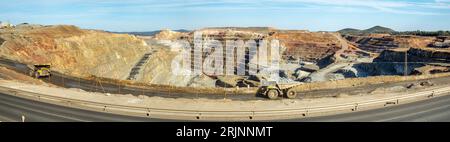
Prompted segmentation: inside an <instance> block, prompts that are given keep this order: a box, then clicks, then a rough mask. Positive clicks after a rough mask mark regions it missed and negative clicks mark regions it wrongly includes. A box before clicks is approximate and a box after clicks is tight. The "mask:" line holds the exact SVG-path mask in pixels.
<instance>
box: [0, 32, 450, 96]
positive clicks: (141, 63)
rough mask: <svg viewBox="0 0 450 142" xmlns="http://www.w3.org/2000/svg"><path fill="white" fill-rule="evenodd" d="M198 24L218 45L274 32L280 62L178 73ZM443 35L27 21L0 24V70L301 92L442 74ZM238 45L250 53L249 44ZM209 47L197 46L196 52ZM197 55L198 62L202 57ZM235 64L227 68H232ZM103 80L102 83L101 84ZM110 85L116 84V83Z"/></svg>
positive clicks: (446, 52)
mask: <svg viewBox="0 0 450 142" xmlns="http://www.w3.org/2000/svg"><path fill="white" fill-rule="evenodd" d="M375 28H376V27H375ZM378 28H380V27H378ZM196 32H197V33H202V36H201V39H202V40H208V39H213V40H217V41H219V42H220V43H222V44H223V45H225V44H226V41H227V40H241V39H242V40H244V41H248V40H254V41H255V42H256V43H257V42H258V41H262V40H268V41H271V40H278V41H279V45H280V48H279V49H280V51H279V53H280V60H279V68H278V69H276V70H277V71H276V72H274V71H273V70H271V69H270V68H264V67H263V66H262V65H257V66H261V67H259V68H258V70H257V72H256V73H255V74H250V73H249V68H250V63H251V62H252V60H257V59H258V58H261V57H260V56H256V55H255V56H245V57H244V58H243V59H242V60H240V61H238V60H233V61H231V62H232V63H233V65H236V66H241V67H243V68H244V69H245V70H244V74H239V75H208V74H205V73H200V74H195V75H177V73H176V72H179V71H180V70H174V69H173V68H172V66H173V64H178V63H179V64H181V62H182V61H180V60H177V56H179V55H180V54H182V53H181V52H182V51H181V50H179V49H180V43H179V42H178V41H180V40H185V41H188V43H189V44H190V45H193V44H194V38H195V37H194V35H195V34H194V33H196ZM449 41H450V37H445V36H439V37H438V36H427V37H425V36H414V35H391V34H379V33H377V34H367V35H358V34H349V33H343V32H310V31H306V30H280V29H276V28H271V27H248V28H246V27H221V28H204V29H198V30H194V31H188V32H176V31H171V30H161V31H159V32H156V33H155V34H152V35H133V34H126V33H112V32H106V31H100V30H85V29H80V28H78V27H75V26H70V25H48V26H46V25H34V24H27V23H25V24H19V25H10V26H5V27H2V28H1V29H0V45H1V46H0V59H1V61H2V63H1V64H2V67H1V69H2V70H3V71H2V72H1V73H0V78H3V79H11V80H21V81H28V82H35V83H36V82H39V81H36V79H32V78H26V77H23V76H19V75H17V74H16V73H13V72H21V71H22V72H23V73H24V74H26V75H28V74H27V72H29V71H28V70H27V71H25V67H22V66H30V65H51V69H50V70H51V71H52V73H53V72H55V73H58V74H61V75H64V76H68V77H72V80H74V78H75V79H79V80H80V81H79V82H80V84H81V83H82V80H101V81H109V82H110V84H115V83H116V84H118V83H123V84H126V85H134V86H141V87H142V88H146V86H147V88H148V87H150V88H158V87H160V88H163V89H162V90H164V89H167V88H177V89H179V90H178V92H179V93H183V88H185V91H186V92H189V91H190V92H196V91H195V90H196V89H199V90H201V89H204V90H208V89H210V90H223V91H225V92H226V91H229V92H233V93H235V94H237V93H236V91H235V90H234V89H235V88H246V89H248V90H257V89H258V88H259V87H260V86H263V85H264V84H263V82H266V81H267V82H271V81H274V82H276V84H290V85H293V87H290V88H294V90H295V91H296V92H299V94H302V93H301V92H304V91H313V90H318V89H336V88H346V87H355V86H363V85H370V84H380V83H386V82H400V81H405V80H415V79H416V78H419V76H427V75H436V74H446V73H447V72H450V48H449V46H448V43H449ZM257 46H258V47H260V46H261V45H260V44H257ZM224 47H225V48H223V49H222V50H224V51H226V47H227V46H224ZM238 48H245V47H238ZM243 51H245V53H248V54H252V53H249V52H248V50H247V49H246V50H243ZM209 54H210V53H209V52H207V51H203V52H202V55H203V56H202V57H206V56H208V55H209ZM223 54H225V52H223ZM225 60H227V59H225ZM229 60H232V59H229ZM199 61H200V64H201V63H203V62H204V61H205V59H204V58H202V59H201V60H199ZM18 64H20V65H22V66H19V65H18ZM193 64H194V63H193ZM235 70H236V69H235V68H233V72H235ZM405 77H408V79H405ZM50 78H51V77H50ZM380 80H381V81H380ZM61 81H64V80H61ZM111 82H112V83H111ZM336 84H339V85H336ZM56 85H58V86H62V87H67V88H77V87H73V86H70V85H66V86H65V85H64V84H63V85H60V84H57V83H56ZM100 85H101V84H100ZM80 88H81V87H80ZM105 88H108V87H107V85H105V86H102V89H104V90H105ZM186 88H187V89H186ZM81 89H83V88H81ZM85 90H86V89H85ZM106 90H107V89H106ZM124 90H126V89H124ZM124 90H123V91H124ZM248 90H247V91H248ZM116 91H117V92H120V91H121V88H120V85H119V89H118V90H116ZM106 92H107V91H106ZM206 92H208V91H206ZM250 92H251V91H250ZM131 94H133V92H131ZM244 94H245V93H244ZM247 94H249V93H248V92H247ZM250 94H253V93H250ZM303 94H305V93H303ZM252 96H254V95H252Z"/></svg>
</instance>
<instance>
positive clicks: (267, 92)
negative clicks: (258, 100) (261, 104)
mask: <svg viewBox="0 0 450 142" xmlns="http://www.w3.org/2000/svg"><path fill="white" fill-rule="evenodd" d="M297 85H300V84H299V83H293V84H278V83H277V82H276V81H263V82H262V83H261V86H260V87H259V89H258V93H259V94H261V95H263V96H266V97H268V98H269V99H272V100H274V99H277V98H278V97H286V98H289V99H294V98H296V97H297V92H295V91H294V90H293V89H292V88H294V87H295V86H297Z"/></svg>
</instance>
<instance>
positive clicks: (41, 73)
mask: <svg viewBox="0 0 450 142" xmlns="http://www.w3.org/2000/svg"><path fill="white" fill-rule="evenodd" d="M29 68H30V69H31V70H30V76H32V77H35V78H41V77H49V76H51V72H50V65H48V64H38V65H32V66H29Z"/></svg>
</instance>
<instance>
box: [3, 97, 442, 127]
mask: <svg viewBox="0 0 450 142" xmlns="http://www.w3.org/2000/svg"><path fill="white" fill-rule="evenodd" d="M22 115H24V116H25V121H27V122H28V121H30V122H33V121H39V122H41V121H51V122H60V121H69V122H72V121H82V122H84V121H87V122H91V121H100V122H105V121H107V122H108V121H121V122H122V121H125V122H129V121H170V120H161V119H149V118H141V117H129V116H121V115H114V114H107V113H101V112H93V111H86V110H80V109H74V108H68V107H61V106H57V105H51V104H47V103H41V102H35V101H31V100H26V99H22V98H17V97H14V96H9V95H5V94H0V121H4V122H5V121H21V119H22V118H21V116H22ZM282 121H294V122H296V121H298V122H316V121H320V122H322V121H325V122H328V121H337V122H347V121H350V122H353V121H364V122H366V121H369V122H378V121H395V122H397V121H432V122H434V121H438V122H439V121H447V122H450V95H447V96H443V97H436V98H432V99H428V100H425V101H420V102H415V103H410V104H404V105H398V106H391V107H387V108H382V109H375V110H368V111H361V112H354V113H348V114H340V115H333V116H324V117H313V118H306V119H294V120H282Z"/></svg>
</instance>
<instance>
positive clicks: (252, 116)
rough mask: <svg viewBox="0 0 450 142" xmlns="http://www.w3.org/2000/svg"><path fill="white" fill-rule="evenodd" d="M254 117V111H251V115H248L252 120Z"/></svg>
mask: <svg viewBox="0 0 450 142" xmlns="http://www.w3.org/2000/svg"><path fill="white" fill-rule="evenodd" d="M254 117H255V111H252V115H251V116H250V117H248V118H249V119H250V120H252V119H253V118H254Z"/></svg>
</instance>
